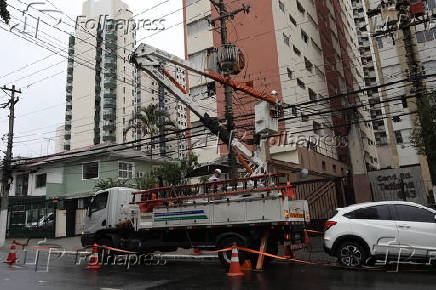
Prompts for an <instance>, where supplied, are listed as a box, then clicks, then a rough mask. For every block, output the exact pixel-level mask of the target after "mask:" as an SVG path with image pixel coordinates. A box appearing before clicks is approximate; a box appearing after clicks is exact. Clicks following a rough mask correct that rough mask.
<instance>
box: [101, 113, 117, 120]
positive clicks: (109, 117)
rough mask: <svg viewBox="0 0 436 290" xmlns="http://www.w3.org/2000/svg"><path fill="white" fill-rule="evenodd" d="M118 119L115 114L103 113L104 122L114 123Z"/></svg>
mask: <svg viewBox="0 0 436 290" xmlns="http://www.w3.org/2000/svg"><path fill="white" fill-rule="evenodd" d="M115 119H116V116H115V113H103V120H105V121H114V120H115Z"/></svg>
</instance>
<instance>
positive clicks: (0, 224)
mask: <svg viewBox="0 0 436 290" xmlns="http://www.w3.org/2000/svg"><path fill="white" fill-rule="evenodd" d="M1 89H2V90H3V91H5V92H6V91H9V92H10V93H11V94H10V98H9V100H8V102H7V103H4V104H1V105H0V107H1V108H2V109H6V108H9V132H8V144H7V148H6V152H5V157H4V158H3V166H2V185H1V205H0V247H1V246H3V244H4V242H5V239H6V227H7V219H8V207H9V188H10V180H11V177H12V172H11V162H12V146H13V139H14V121H15V104H16V103H17V102H18V100H19V98H18V97H15V94H17V93H18V94H21V91H20V90H16V89H15V86H12V88H7V87H6V86H4V87H3V88H1Z"/></svg>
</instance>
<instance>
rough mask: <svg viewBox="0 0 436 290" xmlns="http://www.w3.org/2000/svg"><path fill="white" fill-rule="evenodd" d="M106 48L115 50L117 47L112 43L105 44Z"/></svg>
mask: <svg viewBox="0 0 436 290" xmlns="http://www.w3.org/2000/svg"><path fill="white" fill-rule="evenodd" d="M106 48H108V49H117V48H118V46H117V44H116V43H114V42H106Z"/></svg>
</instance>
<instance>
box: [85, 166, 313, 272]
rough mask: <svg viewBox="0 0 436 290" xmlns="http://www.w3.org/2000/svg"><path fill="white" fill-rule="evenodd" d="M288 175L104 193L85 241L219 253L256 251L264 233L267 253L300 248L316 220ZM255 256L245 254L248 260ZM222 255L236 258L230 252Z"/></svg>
mask: <svg viewBox="0 0 436 290" xmlns="http://www.w3.org/2000/svg"><path fill="white" fill-rule="evenodd" d="M285 178H286V174H273V175H261V176H256V177H251V178H244V179H239V180H237V181H229V180H227V181H223V182H221V181H220V182H210V183H205V184H197V185H185V186H177V187H171V188H157V189H152V190H148V191H140V192H137V190H135V189H130V188H111V189H108V190H101V191H98V192H97V193H96V194H95V196H94V197H93V199H92V202H91V204H90V206H89V208H88V215H87V217H86V218H85V224H84V232H85V233H84V234H83V235H82V244H83V246H88V245H92V244H94V243H97V244H100V245H106V246H112V247H115V248H121V249H125V250H130V251H138V252H143V253H150V252H155V251H160V252H172V251H175V250H177V248H185V249H189V248H195V247H196V248H200V249H208V250H215V249H223V248H227V247H229V246H231V245H232V244H233V243H237V244H238V245H240V246H243V247H247V248H252V249H256V250H258V249H259V246H260V244H261V239H262V237H265V236H266V237H267V240H268V246H267V252H269V253H271V254H276V253H277V247H278V243H279V242H284V241H289V242H291V243H294V244H299V243H302V242H303V239H304V226H305V224H306V223H307V222H309V221H310V216H309V209H308V205H307V201H304V200H292V199H291V198H290V197H289V194H288V192H289V190H291V188H290V186H289V185H287V184H286V183H284V184H283V182H282V180H285ZM207 192H208V193H207ZM188 194H189V195H188ZM157 196H167V198H156V197H157ZM170 196H173V197H170ZM249 257H250V255H247V254H241V259H242V261H244V260H245V259H247V258H249ZM220 258H221V261H222V262H223V263H224V264H226V263H228V262H229V261H230V255H229V253H226V252H224V253H220ZM254 258H255V257H254V256H253V259H254Z"/></svg>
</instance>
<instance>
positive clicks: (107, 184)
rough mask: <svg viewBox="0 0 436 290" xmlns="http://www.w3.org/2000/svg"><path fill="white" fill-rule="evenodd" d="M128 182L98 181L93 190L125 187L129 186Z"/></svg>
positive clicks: (111, 179) (115, 180)
mask: <svg viewBox="0 0 436 290" xmlns="http://www.w3.org/2000/svg"><path fill="white" fill-rule="evenodd" d="M129 184H130V180H127V179H113V178H107V179H100V180H99V181H98V182H97V184H96V185H95V186H94V188H95V189H98V190H104V189H109V188H112V187H125V186H129Z"/></svg>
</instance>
